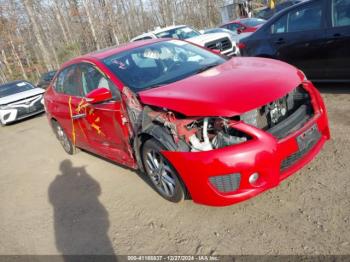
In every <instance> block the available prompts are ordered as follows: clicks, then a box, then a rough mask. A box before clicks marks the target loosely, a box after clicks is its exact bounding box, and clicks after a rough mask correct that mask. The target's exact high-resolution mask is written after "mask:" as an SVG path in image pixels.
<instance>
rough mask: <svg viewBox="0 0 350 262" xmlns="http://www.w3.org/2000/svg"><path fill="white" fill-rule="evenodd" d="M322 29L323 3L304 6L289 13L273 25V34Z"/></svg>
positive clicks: (271, 29)
mask: <svg viewBox="0 0 350 262" xmlns="http://www.w3.org/2000/svg"><path fill="white" fill-rule="evenodd" d="M321 27H322V3H321V2H315V3H314V4H311V5H307V6H303V7H301V8H298V9H295V10H292V11H290V12H289V13H287V14H286V15H284V16H282V17H281V18H280V19H278V20H277V21H276V22H275V23H274V24H272V26H271V28H270V31H271V33H272V34H280V33H291V32H300V31H310V30H317V29H320V28H321Z"/></svg>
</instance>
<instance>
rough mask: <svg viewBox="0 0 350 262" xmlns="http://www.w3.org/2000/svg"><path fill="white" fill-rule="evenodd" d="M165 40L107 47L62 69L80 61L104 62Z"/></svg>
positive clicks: (67, 63) (70, 61)
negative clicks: (112, 56)
mask: <svg viewBox="0 0 350 262" xmlns="http://www.w3.org/2000/svg"><path fill="white" fill-rule="evenodd" d="M165 40H166V39H165V38H161V39H158V38H157V39H149V40H142V41H136V42H130V43H124V44H121V45H118V46H111V47H107V48H104V49H100V50H97V51H95V52H92V53H88V54H85V55H82V56H79V57H75V58H73V59H71V60H69V61H67V62H65V63H64V64H63V65H62V67H65V66H66V65H69V64H71V63H73V62H75V61H79V60H84V59H97V60H103V59H105V58H106V57H109V56H111V55H115V54H118V53H121V52H124V51H127V50H130V49H134V48H137V47H141V46H144V45H148V44H152V43H157V42H161V41H165Z"/></svg>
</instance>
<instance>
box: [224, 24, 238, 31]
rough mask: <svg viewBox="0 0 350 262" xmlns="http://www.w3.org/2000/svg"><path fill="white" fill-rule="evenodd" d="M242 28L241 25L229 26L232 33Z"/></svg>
mask: <svg viewBox="0 0 350 262" xmlns="http://www.w3.org/2000/svg"><path fill="white" fill-rule="evenodd" d="M240 27H241V25H239V24H235V23H232V24H229V25H227V28H228V29H229V30H231V31H237V29H238V28H240Z"/></svg>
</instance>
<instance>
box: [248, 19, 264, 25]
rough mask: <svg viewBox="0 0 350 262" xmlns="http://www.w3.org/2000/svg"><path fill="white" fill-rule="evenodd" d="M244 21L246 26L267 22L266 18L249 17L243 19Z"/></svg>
mask: <svg viewBox="0 0 350 262" xmlns="http://www.w3.org/2000/svg"><path fill="white" fill-rule="evenodd" d="M242 23H243V24H244V25H246V26H257V25H261V24H263V23H265V20H264V19H247V20H244V21H242Z"/></svg>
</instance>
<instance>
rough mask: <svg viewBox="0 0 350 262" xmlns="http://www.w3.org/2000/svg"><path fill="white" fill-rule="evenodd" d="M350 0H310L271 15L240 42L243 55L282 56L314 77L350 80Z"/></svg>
mask: <svg viewBox="0 0 350 262" xmlns="http://www.w3.org/2000/svg"><path fill="white" fill-rule="evenodd" d="M349 47H350V0H311V1H307V2H303V3H301V4H298V5H295V6H292V7H290V8H288V9H286V10H283V11H281V12H280V13H278V14H277V15H276V16H274V17H273V18H271V19H270V20H269V21H268V22H267V23H266V24H264V25H263V26H262V27H261V28H260V29H259V30H258V31H257V32H255V33H254V34H252V35H251V36H249V37H247V38H245V39H244V40H243V41H241V43H240V49H241V54H242V55H243V56H260V57H268V58H275V59H279V60H283V61H285V62H288V63H290V64H293V65H294V66H296V67H298V68H300V69H302V70H303V71H304V72H305V74H306V76H307V77H308V78H311V79H313V80H316V81H325V80H327V81H329V80H331V81H334V80H337V81H349V80H350V48H349Z"/></svg>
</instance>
